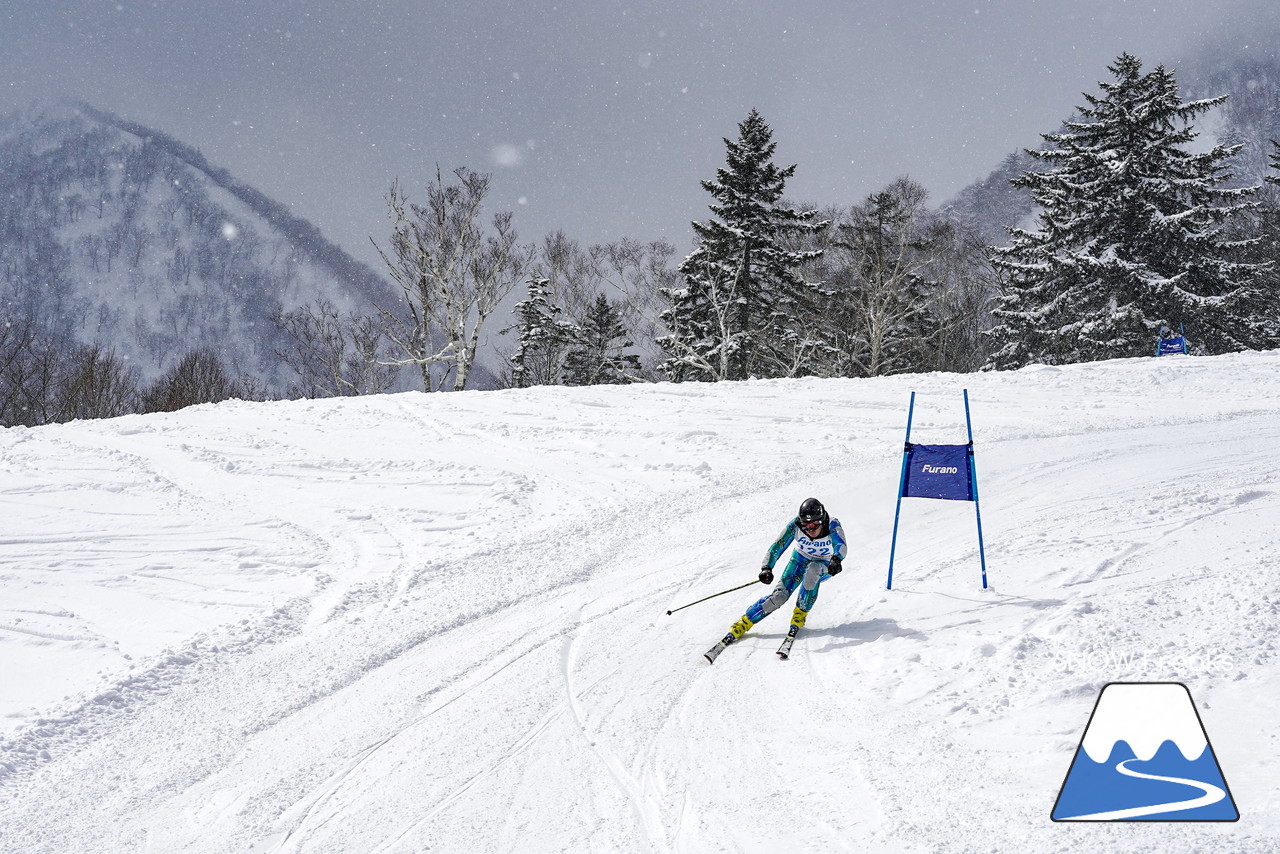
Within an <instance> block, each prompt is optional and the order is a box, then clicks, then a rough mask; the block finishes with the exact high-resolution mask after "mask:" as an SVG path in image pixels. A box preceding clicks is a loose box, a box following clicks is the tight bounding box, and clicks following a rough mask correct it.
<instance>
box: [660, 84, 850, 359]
mask: <svg viewBox="0 0 1280 854" xmlns="http://www.w3.org/2000/svg"><path fill="white" fill-rule="evenodd" d="M724 142H725V146H726V148H727V156H726V165H725V167H724V168H722V169H718V170H717V171H716V180H714V181H703V182H702V186H703V189H705V190H706V191H707V192H709V193H710V194H711V195H712V196H713V197H714V198H715V203H714V204H712V205H711V206H710V208H711V213H712V215H713V216H712V218H711V219H710V220H708V221H707V222H705V223H701V222H695V223H693V228H694V231H695V233H696V234H697V237H698V247H697V248H696V249H695V250H694V251H693V252H692V253H691V254H690V255H689V256H688V257H687V258H685V260H684V262H683V263H682V264H681V265H680V273H681V275H682V276H683V279H684V283H683V284H684V286H683V287H676V288H669V289H665V290H664V295H665V296H666V297H667V299H668V301H669V302H670V306H669V308H668V309H667V310H666V311H665V312H663V315H662V320H663V322H664V323H665V324H666V325H667V327H668V328H669V329H670V330H671V334H670V335H667V336H664V337H663V338H662V339H660V340H659V342H658V343H659V344H660V345H661V346H662V348H663V349H664V350H665V351H666V352H667V353H668V354H669V355H670V358H669V359H668V360H667V361H666V362H664V363H663V366H662V370H663V372H664V373H665V374H666V375H667V376H669V377H671V378H672V379H676V380H681V379H711V380H724V379H746V378H748V377H751V376H787V375H794V374H797V373H800V372H802V371H803V369H804V366H803V365H802V364H798V361H800V360H798V359H797V353H803V352H804V351H805V346H806V344H805V336H804V335H803V334H802V333H803V330H800V329H797V325H798V324H797V323H796V320H795V316H796V314H797V309H798V308H799V307H800V306H801V305H803V304H804V303H805V301H807V300H811V299H815V298H817V296H818V291H817V287H816V285H813V284H811V283H809V282H806V281H804V279H803V278H801V277H800V276H799V275H798V274H797V273H796V268H797V267H799V266H800V265H801V264H803V263H804V262H805V261H806V260H808V259H810V258H812V257H815V256H814V253H806V252H796V251H789V250H787V249H785V248H784V247H783V245H782V240H781V238H782V237H783V236H784V235H786V234H787V233H789V232H794V231H796V230H802V229H810V230H816V229H819V228H823V227H825V225H826V223H824V222H816V221H815V217H816V215H817V211H797V210H794V209H792V208H790V207H787V206H786V205H785V204H784V203H783V201H782V195H783V190H784V188H785V186H786V182H787V179H788V178H790V177H791V176H792V175H793V174H794V173H795V170H796V167H795V165H791V166H787V167H785V168H780V167H778V166H777V165H775V164H774V163H773V161H772V157H773V153H774V150H775V149H776V148H777V144H776V143H775V142H773V131H772V130H771V129H770V128H769V126H768V125H767V124H766V123H765V121H764V119H763V118H761V117H760V114H759V113H758V112H757V111H756V110H754V109H753V110H752V111H751V112H750V113H749V114H748V115H747V118H746V119H745V120H744V121H742V122H741V123H740V124H739V125H738V138H737V139H736V140H730V139H725V141H724Z"/></svg>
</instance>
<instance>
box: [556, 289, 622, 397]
mask: <svg viewBox="0 0 1280 854" xmlns="http://www.w3.org/2000/svg"><path fill="white" fill-rule="evenodd" d="M631 346H633V345H632V341H631V338H630V336H629V335H628V334H627V330H626V327H624V326H623V325H622V316H621V315H620V314H619V312H618V310H617V309H616V308H615V307H614V306H613V305H611V304H610V302H609V300H608V298H606V297H605V295H604V294H600V295H599V296H597V297H596V301H595V302H594V303H592V305H591V308H590V309H589V310H588V311H587V314H586V316H585V317H583V318H582V323H581V325H580V326H579V327H578V335H577V338H576V340H575V341H574V342H573V343H572V344H571V345H570V347H569V355H568V357H567V358H566V359H565V366H564V384H565V385H606V384H611V385H618V384H622V383H629V382H636V381H638V380H639V379H640V357H639V356H637V355H635V354H631V353H627V352H626V350H627V348H629V347H631Z"/></svg>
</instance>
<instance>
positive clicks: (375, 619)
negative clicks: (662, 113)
mask: <svg viewBox="0 0 1280 854" xmlns="http://www.w3.org/2000/svg"><path fill="white" fill-rule="evenodd" d="M963 388H968V389H969V394H970V401H971V408H972V416H973V430H974V439H975V446H976V461H977V472H978V482H979V487H980V495H981V501H982V504H981V510H982V523H983V532H984V534H985V537H986V547H987V555H986V556H987V565H988V569H989V573H990V581H991V585H992V586H991V587H990V588H989V589H985V590H984V589H983V588H982V586H981V575H980V568H979V563H978V551H977V536H976V530H975V519H974V506H973V505H972V504H971V503H969V502H956V501H928V500H922V499H908V500H905V501H904V502H903V506H902V521H901V528H900V531H899V537H898V547H897V556H896V564H895V570H894V586H893V589H892V590H886V589H885V580H886V571H887V568H888V556H889V545H890V534H891V531H892V527H893V518H894V503H895V502H894V499H895V494H896V490H897V485H898V478H899V472H900V465H901V459H902V442H903V431H904V428H905V426H906V414H907V401H908V397H909V394H910V392H911V391H916V392H917V393H918V394H917V399H916V407H915V421H914V425H913V431H912V439H913V441H917V442H923V443H940V444H944V443H961V442H964V441H965V432H964V431H965V426H964V425H965V422H964V408H963V401H962V397H961V390H962V389H963ZM1278 473H1280V352H1271V353H1248V354H1239V355H1231V356H1222V357H1215V358H1191V357H1185V356H1173V357H1166V358H1161V359H1155V358H1149V359H1132V360H1122V361H1115V362H1107V363H1097V364H1089V365H1078V366H1072V367H1062V368H1058V367H1044V366H1033V367H1029V368H1026V369H1023V370H1020V371H1016V372H1008V373H987V374H980V375H967V376H961V375H951V374H929V375H919V376H900V377H892V378H883V379H875V380H816V379H805V380H772V381H753V382H745V383H721V384H686V385H652V386H636V387H607V388H606V387H593V388H580V389H565V388H547V389H531V390H520V391H502V392H478V393H473V392H466V393H460V394H404V395H393V396H383V397H368V398H357V399H345V400H325V401H310V402H281V403H266V404H251V403H240V402H228V403H225V404H220V405H216V406H205V407H196V408H193V409H190V410H186V411H183V412H179V413H174V414H168V415H149V416H130V417H126V418H121V419H116V420H111V421H96V422H78V423H71V424H65V425H55V426H48V427H41V428H38V429H18V428H15V429H9V430H4V431H0V501H2V502H3V514H2V515H0V519H3V522H2V523H0V851H3V852H6V854H7V852H23V854H35V852H90V851H92V852H156V853H157V854H158V853H159V852H164V853H165V854H169V852H259V853H260V854H286V852H298V854H302V852H316V854H319V852H325V854H332V852H359V854H371V852H384V854H389V853H390V852H420V851H432V852H469V851H483V852H489V851H511V852H516V851H519V852H561V851H569V852H583V851H586V852H645V853H646V854H648V852H664V851H670V852H689V853H690V854H693V853H694V852H737V851H751V852H754V851H760V852H780V851H787V852H800V851H813V852H831V851H851V852H852V851H856V852H861V851H876V852H885V851H956V852H959V851H971V852H983V854H989V852H993V851H1010V852H1042V851H1043V852H1049V851H1076V850H1105V851H1191V850H1203V851H1226V850H1230V851H1248V852H1259V851H1280V756H1278V751H1280V744H1278V735H1280V733H1278V732H1277V724H1276V719H1277V709H1280V680H1278V679H1277V675H1278V669H1277V659H1276V644H1277V638H1278V637H1280V570H1278V568H1277V533H1276V532H1277V520H1280V474H1278ZM810 495H812V496H816V497H818V498H820V499H821V500H822V501H824V502H825V503H826V505H827V506H828V508H829V509H830V511H831V512H832V514H833V515H835V516H837V517H838V518H839V519H840V520H841V522H842V523H843V525H844V530H845V532H846V534H848V536H849V539H850V542H851V554H850V557H849V558H848V559H847V560H846V561H845V567H846V570H845V572H844V573H843V574H841V575H840V576H838V577H835V578H832V579H830V580H829V581H826V582H824V583H823V585H822V588H821V593H820V595H819V596H818V600H817V604H816V605H815V607H814V609H813V611H812V612H811V614H810V616H809V619H808V625H807V627H806V628H805V629H804V631H803V632H802V633H801V635H800V638H799V640H798V641H797V643H796V646H795V649H794V650H793V653H792V657H791V659H790V660H789V661H782V660H780V659H779V658H778V657H777V656H776V655H775V654H774V652H775V650H776V648H777V646H778V644H779V643H780V641H781V640H782V638H783V635H784V633H785V630H786V628H787V615H788V614H789V613H790V605H788V606H786V608H785V610H784V611H782V612H780V613H775V614H774V615H772V616H771V617H770V618H768V619H767V620H765V621H763V622H761V623H760V624H759V625H758V626H757V627H756V628H754V629H752V630H751V632H749V633H748V634H747V635H746V636H745V637H744V638H743V640H742V641H740V642H739V643H737V644H735V645H733V646H731V647H730V648H729V649H728V650H726V651H725V653H724V654H723V655H721V656H720V658H719V660H718V661H717V662H716V663H715V664H714V665H708V664H707V662H706V661H705V660H704V659H703V657H702V653H703V651H705V650H706V649H708V648H709V647H710V646H711V645H712V644H713V643H714V642H715V641H716V640H718V639H719V638H720V637H721V636H722V635H723V634H724V633H725V631H726V630H727V629H728V627H729V624H730V623H731V622H733V621H734V620H735V619H737V618H738V617H739V616H740V615H741V614H742V612H743V610H744V609H745V608H746V606H747V605H748V604H750V603H751V602H752V601H753V600H754V599H755V598H757V597H758V596H760V595H762V594H763V593H764V592H765V590H764V588H763V586H761V585H755V586H752V587H748V588H746V589H744V590H741V591H737V592H735V593H731V594H729V595H726V596H722V597H720V598H716V599H711V600H710V601H707V602H703V603H702V604H699V605H696V606H694V607H691V608H687V609H685V610H681V611H678V612H676V613H675V614H673V615H671V616H668V615H667V611H668V610H670V609H674V608H676V607H679V606H681V605H684V604H686V603H688V602H691V601H693V600H695V599H698V598H701V597H703V596H707V595H709V594H712V593H716V592H718V591H721V590H725V589H727V588H729V587H733V586H735V585H739V584H743V583H746V582H750V581H751V580H752V579H753V578H754V577H755V575H756V572H757V569H758V568H759V566H760V561H761V559H762V557H763V556H764V554H765V551H766V548H767V547H768V545H769V543H770V542H771V541H772V539H773V538H774V536H775V535H776V534H777V533H778V532H779V531H780V530H781V529H782V527H783V525H784V524H785V523H786V522H787V521H788V519H789V518H790V517H791V516H792V515H793V514H794V513H795V510H796V508H797V506H798V505H799V503H800V502H801V500H803V499H804V498H806V497H808V496H810ZM1115 681H1152V682H1182V683H1184V684H1186V685H1187V687H1188V689H1189V691H1190V693H1191V696H1192V697H1193V699H1194V701H1195V704H1196V707H1197V710H1198V712H1199V714H1200V716H1201V718H1202V720H1203V723H1204V726H1205V731H1206V733H1207V734H1208V737H1209V739H1210V743H1211V745H1212V748H1213V750H1214V751H1215V754H1216V756H1217V759H1218V761H1219V763H1220V765H1221V767H1222V770H1223V772H1224V775H1225V777H1226V780H1227V782H1228V784H1229V786H1230V788H1231V793H1232V795H1233V797H1234V799H1235V801H1236V803H1237V804H1238V806H1239V809H1240V813H1241V819H1240V821H1239V822H1236V823H1215V824H1189V823H1183V824H1174V823H1159V824H1157V823H1143V824H1084V825H1081V824H1072V825H1063V824H1055V823H1053V822H1051V821H1050V818H1049V815H1050V811H1051V810H1052V808H1053V804H1054V800H1055V798H1056V796H1057V793H1058V790H1059V788H1060V787H1061V785H1062V781H1063V778H1064V777H1065V775H1066V772H1067V769H1068V767H1069V766H1070V764H1071V760H1072V757H1073V755H1074V753H1075V750H1076V748H1077V746H1078V745H1079V743H1080V738H1081V735H1082V733H1083V731H1084V729H1085V726H1086V724H1087V723H1088V720H1089V715H1090V712H1091V711H1092V709H1093V706H1094V703H1095V701H1096V699H1097V697H1098V693H1099V691H1100V690H1101V688H1102V686H1103V685H1105V684H1106V683H1108V682H1115Z"/></svg>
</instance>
